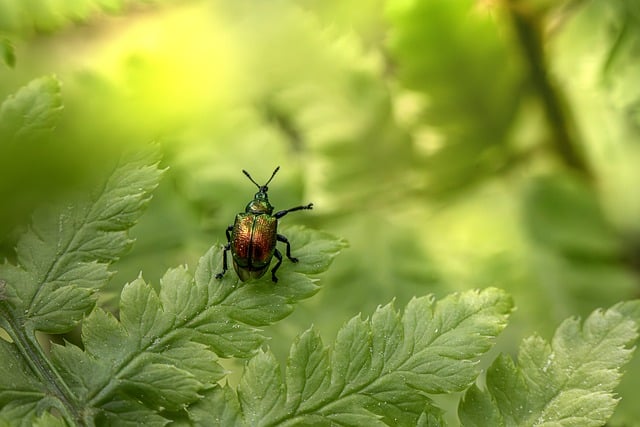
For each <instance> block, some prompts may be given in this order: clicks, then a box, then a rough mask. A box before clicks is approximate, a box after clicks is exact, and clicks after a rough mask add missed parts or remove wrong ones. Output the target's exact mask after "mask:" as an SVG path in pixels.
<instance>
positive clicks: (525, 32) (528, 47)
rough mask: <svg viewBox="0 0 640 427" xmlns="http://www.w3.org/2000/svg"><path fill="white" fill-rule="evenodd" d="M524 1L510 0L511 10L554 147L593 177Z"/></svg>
mask: <svg viewBox="0 0 640 427" xmlns="http://www.w3.org/2000/svg"><path fill="white" fill-rule="evenodd" d="M521 3H522V2H519V1H518V0H510V1H509V6H510V7H508V10H509V14H510V16H511V21H512V23H513V27H514V29H515V33H516V36H517V37H518V41H519V42H520V46H521V48H522V50H523V56H524V58H525V61H526V62H527V66H528V68H529V76H530V78H531V82H532V84H533V86H534V88H535V90H536V93H537V95H538V96H539V97H540V101H541V102H542V106H543V109H544V114H545V116H546V119H547V122H548V123H549V127H550V129H551V132H552V144H553V149H554V151H555V152H556V154H557V156H558V157H559V158H560V160H561V161H562V162H563V163H564V164H565V165H566V166H568V167H569V168H571V169H573V170H575V171H577V172H579V173H580V174H581V175H583V176H585V177H587V178H589V179H591V178H592V177H593V174H592V172H591V169H590V167H589V165H588V164H587V162H586V161H585V159H584V157H583V155H582V153H580V150H579V148H578V147H579V144H578V137H577V135H576V134H577V131H576V129H575V126H574V124H573V122H572V120H571V118H570V116H571V115H570V114H569V112H568V108H567V105H566V103H565V102H563V97H562V96H561V94H560V91H559V89H558V88H557V87H556V86H555V85H554V84H553V82H552V81H551V78H550V77H549V75H548V72H547V64H546V61H545V55H544V49H543V40H542V36H541V32H540V30H539V28H538V25H537V19H536V17H535V16H533V15H530V14H528V13H527V12H526V11H525V7H524V5H521Z"/></svg>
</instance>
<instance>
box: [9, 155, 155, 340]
mask: <svg viewBox="0 0 640 427" xmlns="http://www.w3.org/2000/svg"><path fill="white" fill-rule="evenodd" d="M148 162H149V159H144V158H138V159H133V161H130V162H126V161H125V162H123V163H121V164H120V165H118V167H116V168H115V170H114V171H113V173H112V175H111V176H110V177H109V179H108V180H107V181H106V183H105V185H104V186H103V187H102V188H101V190H100V191H99V192H96V193H95V194H94V195H93V197H91V198H89V199H87V200H84V201H83V202H80V203H78V204H75V205H68V206H50V207H43V208H41V209H39V210H38V211H37V212H36V213H35V214H34V216H33V221H32V223H31V226H30V228H29V230H28V231H27V232H26V233H25V234H23V235H22V236H21V238H20V239H19V241H18V245H17V249H16V252H17V253H16V255H17V259H18V264H19V266H20V267H21V269H22V270H23V271H24V272H25V273H23V274H22V277H21V278H20V279H21V280H20V281H19V282H12V281H10V280H7V279H5V280H6V281H7V284H8V286H10V287H11V288H12V291H13V292H14V293H15V295H16V297H17V298H18V299H19V300H20V301H21V304H20V306H19V305H16V307H15V313H16V314H15V315H16V317H19V318H23V319H24V321H25V323H26V324H27V326H28V328H32V329H35V330H41V331H44V332H51V333H61V332H66V331H68V330H70V329H71V328H72V327H73V326H74V325H75V324H76V323H77V322H78V321H79V320H80V319H81V318H82V317H83V316H84V315H85V314H86V313H88V312H89V311H90V309H91V308H92V307H93V304H94V298H93V297H92V294H93V292H94V290H95V289H96V288H99V287H101V286H103V285H104V284H106V282H107V280H108V279H109V277H110V275H111V273H110V272H109V271H108V264H109V263H110V262H113V261H115V260H116V259H118V257H120V256H121V255H123V254H124V253H125V252H126V251H127V250H128V249H129V247H130V246H131V244H132V243H133V241H132V240H131V239H130V238H129V237H128V235H127V230H128V229H129V228H130V227H131V226H133V224H134V223H135V221H136V220H137V218H138V217H139V216H140V214H141V213H142V210H143V208H144V207H145V206H146V205H147V204H148V202H149V200H150V198H151V191H152V190H153V189H154V188H155V187H156V186H157V185H158V180H159V178H160V175H161V173H162V171H160V170H159V169H158V168H157V165H155V164H152V165H150V164H148ZM5 268H6V269H8V270H10V269H14V267H8V266H0V277H4V271H3V270H5ZM11 275H12V276H13V275H15V273H12V274H11Z"/></svg>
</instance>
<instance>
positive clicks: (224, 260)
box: [216, 225, 233, 279]
mask: <svg viewBox="0 0 640 427" xmlns="http://www.w3.org/2000/svg"><path fill="white" fill-rule="evenodd" d="M232 230H233V225H230V226H228V227H227V229H226V230H225V234H226V235H227V244H226V245H224V250H223V251H222V271H221V272H220V273H218V274H216V279H222V276H224V273H226V272H227V270H228V264H227V251H229V249H231V231H232Z"/></svg>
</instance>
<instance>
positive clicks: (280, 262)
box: [271, 249, 282, 283]
mask: <svg viewBox="0 0 640 427" xmlns="http://www.w3.org/2000/svg"><path fill="white" fill-rule="evenodd" d="M273 256H275V257H276V258H277V259H278V262H277V263H276V265H275V266H274V267H273V268H272V269H271V280H273V283H277V282H278V278H277V277H276V271H278V269H279V268H280V264H282V254H281V253H280V251H279V250H278V249H276V250H275V251H274V252H273Z"/></svg>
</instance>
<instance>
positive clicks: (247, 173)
mask: <svg viewBox="0 0 640 427" xmlns="http://www.w3.org/2000/svg"><path fill="white" fill-rule="evenodd" d="M242 173H244V174H245V175H246V176H247V178H249V179H250V180H251V182H253V183H254V184H255V185H256V187H258V188H260V184H258V183H257V182H255V181H254V180H253V178H251V175H249V172H247V171H246V170H244V169H242Z"/></svg>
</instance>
